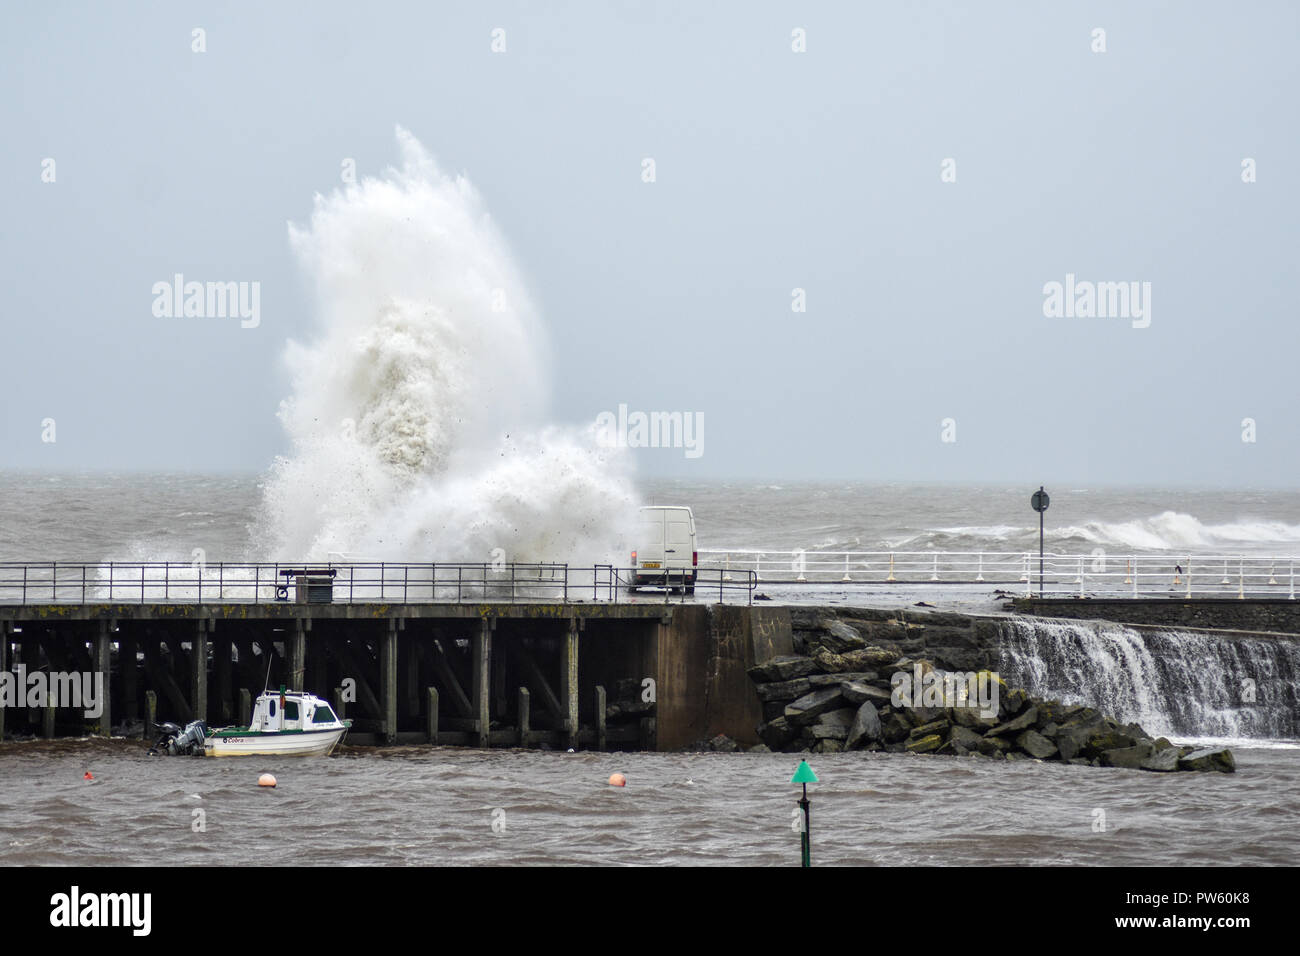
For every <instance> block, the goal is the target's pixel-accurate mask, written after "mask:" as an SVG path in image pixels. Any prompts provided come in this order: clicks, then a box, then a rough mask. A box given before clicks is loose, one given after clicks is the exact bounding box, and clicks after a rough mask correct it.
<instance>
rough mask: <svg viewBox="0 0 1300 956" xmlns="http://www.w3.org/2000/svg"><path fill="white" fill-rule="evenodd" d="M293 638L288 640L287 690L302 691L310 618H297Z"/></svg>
mask: <svg viewBox="0 0 1300 956" xmlns="http://www.w3.org/2000/svg"><path fill="white" fill-rule="evenodd" d="M297 625H298V626H297V627H295V628H294V630H293V637H291V638H289V689H290V690H299V691H300V690H304V689H305V687H306V681H307V632H308V631H310V630H311V618H306V619H304V618H301V617H300V618H298V621H297Z"/></svg>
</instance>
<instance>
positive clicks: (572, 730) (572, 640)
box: [560, 617, 582, 750]
mask: <svg viewBox="0 0 1300 956" xmlns="http://www.w3.org/2000/svg"><path fill="white" fill-rule="evenodd" d="M581 626H582V625H581V619H580V618H577V617H574V618H570V619H569V629H568V630H567V631H566V632H565V635H564V646H563V648H562V649H561V656H560V704H561V706H563V707H564V709H565V712H566V713H565V717H564V736H565V746H567V747H571V748H573V749H575V750H576V749H577V747H578V631H579V629H580V628H581Z"/></svg>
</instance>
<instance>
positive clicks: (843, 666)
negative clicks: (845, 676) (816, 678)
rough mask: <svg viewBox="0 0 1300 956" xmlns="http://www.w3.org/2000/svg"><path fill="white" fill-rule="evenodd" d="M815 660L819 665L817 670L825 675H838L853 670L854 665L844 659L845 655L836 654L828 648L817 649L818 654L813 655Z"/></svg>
mask: <svg viewBox="0 0 1300 956" xmlns="http://www.w3.org/2000/svg"><path fill="white" fill-rule="evenodd" d="M813 660H814V661H815V662H816V664H817V669H818V670H819V671H821V672H822V673H823V674H836V673H839V672H840V671H847V670H852V669H853V667H852V665H851V664H849V662H848V661H846V660H845V659H844V655H843V654H836V653H835V652H834V651H832V650H831V649H829V648H827V647H819V648H817V653H816V654H814V655H813Z"/></svg>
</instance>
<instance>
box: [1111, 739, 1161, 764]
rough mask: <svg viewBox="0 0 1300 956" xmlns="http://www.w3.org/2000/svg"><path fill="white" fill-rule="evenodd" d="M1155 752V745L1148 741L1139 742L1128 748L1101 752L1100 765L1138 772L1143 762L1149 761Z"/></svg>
mask: <svg viewBox="0 0 1300 956" xmlns="http://www.w3.org/2000/svg"><path fill="white" fill-rule="evenodd" d="M1155 752H1156V745H1155V744H1153V743H1152V742H1151V741H1149V740H1139V741H1136V742H1135V743H1134V744H1133V745H1132V746H1130V747H1117V748H1113V749H1111V750H1103V751H1102V753H1101V765H1102V766H1103V767H1124V768H1126V769H1128V770H1139V769H1141V767H1142V763H1143V761H1146V760H1150V759H1151V755H1152V754H1154V753H1155Z"/></svg>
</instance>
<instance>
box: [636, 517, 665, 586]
mask: <svg viewBox="0 0 1300 956" xmlns="http://www.w3.org/2000/svg"><path fill="white" fill-rule="evenodd" d="M665 515H666V510H665V509H664V508H642V509H641V521H640V525H639V527H638V533H637V545H636V565H637V570H638V571H641V572H648V573H649V574H651V575H658V574H659V573H660V572H661V571H662V569H663V567H664V561H665V559H666V558H667V557H668V555H666V554H664V541H665V528H664V522H665Z"/></svg>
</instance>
